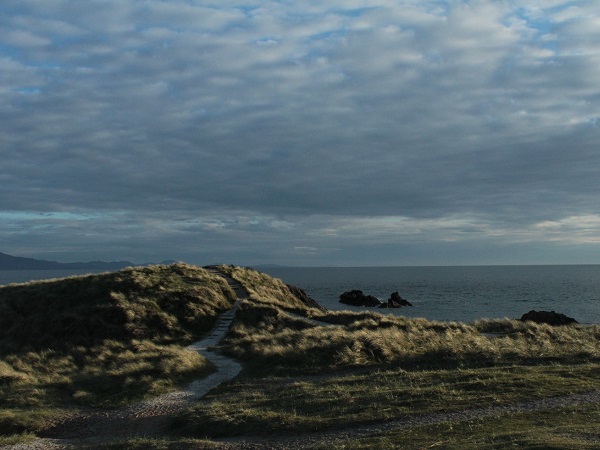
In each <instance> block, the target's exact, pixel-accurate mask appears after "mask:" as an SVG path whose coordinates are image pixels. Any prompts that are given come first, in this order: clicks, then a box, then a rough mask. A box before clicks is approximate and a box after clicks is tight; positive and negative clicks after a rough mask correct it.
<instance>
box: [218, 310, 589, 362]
mask: <svg viewBox="0 0 600 450" xmlns="http://www.w3.org/2000/svg"><path fill="white" fill-rule="evenodd" d="M312 316H313V317H315V318H319V313H317V312H314V313H313V314H312ZM321 317H322V318H323V319H326V320H327V321H329V322H332V323H338V324H341V325H339V326H317V325H315V324H314V323H310V322H308V321H305V320H303V319H301V318H298V317H293V316H290V315H289V314H286V313H285V312H284V311H282V310H281V309H279V308H277V307H276V306H262V307H261V308H256V307H253V306H252V305H246V308H244V309H242V311H241V312H240V316H239V320H238V321H237V322H236V324H235V326H234V328H233V329H232V332H231V333H230V335H229V337H228V340H227V343H228V344H229V347H228V349H227V351H228V352H229V354H231V355H232V356H235V357H237V358H240V359H242V360H243V361H245V362H246V363H247V364H248V365H249V366H250V367H251V368H252V369H254V370H258V371H260V372H263V371H265V370H279V371H283V372H287V371H297V370H300V371H309V372H310V371H318V370H330V369H334V368H340V367H365V366H375V365H394V366H400V367H406V368H430V367H470V366H486V365H488V366H489V365H497V364H514V363H519V362H524V361H526V362H528V363H536V362H539V363H542V362H552V361H555V362H565V361H575V360H579V361H590V360H598V358H600V327H599V326H562V327H552V326H549V325H540V324H535V323H529V322H528V323H522V322H519V321H511V320H508V319H506V320H500V321H490V320H486V321H478V322H475V323H474V324H466V323H454V322H449V323H446V322H435V321H428V320H425V319H410V318H404V317H395V316H389V315H385V316H384V315H381V314H377V313H351V312H341V313H332V312H328V313H325V314H321Z"/></svg>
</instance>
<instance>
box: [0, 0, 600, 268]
mask: <svg viewBox="0 0 600 450" xmlns="http://www.w3.org/2000/svg"><path fill="white" fill-rule="evenodd" d="M599 13H600V11H599V7H598V6H596V5H595V4H593V2H581V3H576V4H573V3H572V2H568V1H561V0H556V1H552V2H544V3H543V4H540V2H538V1H534V0H531V1H529V0H528V1H525V2H520V3H519V4H518V5H516V4H511V3H510V2H508V3H506V2H505V3H499V2H494V1H491V0H476V1H469V2H441V1H404V2H400V3H398V2H390V1H386V0H367V1H361V2H358V1H346V2H339V1H328V2H301V3H295V4H289V3H287V2H286V3H284V2H279V1H266V2H246V3H245V5H244V6H243V7H241V6H239V4H238V3H235V2H230V1H222V2H219V3H218V4H215V3H209V2H203V1H198V2H188V1H171V2H161V1H158V0H148V1H145V2H125V3H124V2H117V1H90V2H85V3H76V4H75V3H73V2H66V1H58V0H56V1H44V2H41V1H39V0H21V1H12V0H9V1H7V2H4V3H3V5H2V6H0V24H1V26H2V28H3V30H5V32H3V36H2V37H0V69H1V70H0V95H2V99H3V101H2V102H0V146H1V148H2V149H3V155H2V156H3V164H2V166H1V167H0V183H1V184H2V189H3V192H4V193H6V194H5V195H3V196H0V211H7V212H10V213H11V214H13V213H14V212H23V213H24V214H26V215H27V214H33V215H35V214H37V213H39V212H47V213H72V214H76V215H77V214H82V213H86V214H91V217H93V220H88V221H86V222H85V223H86V227H88V228H89V229H90V230H91V229H97V230H101V229H102V228H103V227H106V228H109V229H110V230H111V231H110V235H109V236H108V235H107V236H104V237H102V238H99V237H98V236H100V234H101V231H97V232H94V233H95V234H94V233H92V235H93V237H91V236H92V235H86V234H84V233H83V232H82V234H81V235H80V236H81V237H80V239H79V243H78V244H77V245H76V246H75V248H74V249H73V250H72V251H71V252H72V253H70V254H71V255H72V256H73V257H75V255H76V254H78V253H79V252H84V251H87V252H90V251H91V252H96V251H97V247H98V245H102V246H103V248H104V249H107V251H108V250H110V251H113V250H114V251H121V252H130V254H124V255H119V257H129V258H135V255H140V256H142V255H146V254H147V253H148V252H147V251H146V250H144V249H145V248H146V247H147V245H148V243H152V245H155V246H157V249H156V252H158V253H161V252H164V251H167V250H166V249H167V247H166V242H170V243H169V246H170V247H169V248H171V249H174V250H172V251H173V253H177V251H180V252H181V253H182V254H183V253H185V254H189V251H188V249H189V245H185V244H184V243H183V241H180V240H179V239H182V236H185V237H186V238H187V239H194V240H196V241H195V242H199V243H202V245H204V246H205V248H206V249H207V250H206V252H207V253H205V255H208V254H210V255H214V256H215V257H217V256H218V255H226V256H232V257H235V256H236V253H235V249H234V247H235V246H237V248H239V249H242V248H246V249H247V250H246V253H244V251H242V250H240V253H239V255H242V254H244V255H245V256H243V258H250V259H261V258H263V259H277V258H280V259H283V260H285V259H286V258H288V256H286V253H285V251H283V250H280V249H281V245H282V244H283V243H288V242H289V243H293V245H291V244H290V245H289V246H286V248H287V247H289V248H290V250H289V252H290V253H289V255H292V256H289V258H290V259H292V260H293V259H294V258H295V257H296V256H293V255H296V254H297V252H295V251H294V248H296V249H302V248H305V249H306V248H315V249H330V248H334V247H335V248H340V249H341V248H342V244H343V245H344V246H347V247H348V248H350V247H351V246H352V245H357V244H356V243H354V244H353V243H352V242H351V239H350V238H349V239H346V240H344V241H343V242H341V243H335V245H328V244H327V242H326V238H325V236H329V238H330V239H331V238H332V236H334V235H336V233H337V235H338V236H339V233H342V234H344V233H350V231H349V229H348V228H347V227H348V224H353V225H352V227H351V228H352V229H354V230H355V231H356V230H357V228H356V227H357V226H358V225H357V224H358V223H365V224H369V226H368V227H365V228H364V229H360V232H358V231H357V234H356V235H355V237H354V238H355V239H360V240H361V242H363V243H366V242H373V241H377V243H378V245H379V244H381V243H382V242H384V241H387V242H394V243H395V242H397V241H396V240H397V239H401V240H408V241H407V242H410V240H411V239H413V238H414V233H413V232H411V231H410V230H416V229H419V230H421V236H422V237H423V242H439V241H440V240H441V241H444V242H457V239H458V240H461V239H462V237H461V236H465V235H467V234H468V236H469V239H471V238H472V236H473V235H474V234H473V232H472V231H471V232H469V233H466V232H464V233H463V232H459V231H457V230H458V229H464V230H467V229H470V230H478V234H477V235H478V236H481V239H482V240H483V239H488V240H489V241H488V242H489V243H490V245H495V243H496V242H497V240H498V239H500V237H499V236H504V237H503V238H502V239H505V242H509V241H510V239H509V237H508V236H510V235H511V234H513V235H520V236H525V238H524V239H532V240H534V241H535V242H543V241H544V239H542V240H541V241H540V240H537V239H536V238H535V236H534V234H533V233H532V230H537V232H541V231H540V230H546V228H544V227H542V228H536V224H540V223H546V222H547V221H550V222H552V223H562V222H561V221H564V220H567V219H568V218H577V217H587V216H590V215H591V216H594V215H596V214H599V213H600V211H598V207H597V192H598V188H599V187H600V186H599V185H598V183H599V182H598V179H599V178H598V177H597V169H596V168H597V167H599V163H600V161H599V160H598V159H599V156H598V153H597V145H598V139H599V135H598V127H597V120H598V110H599V108H598V107H599V105H598V103H599V101H600V85H599V84H598V77H597V74H598V73H599V69H600V54H599V51H598V49H597V42H598V38H600V36H598V34H599V33H600V31H599V30H600V27H598V17H599ZM102 215H104V216H105V218H100V216H102ZM2 217H4V218H2ZM6 217H7V216H0V220H3V221H4V220H8V219H6ZM28 217H32V216H28ZM177 217H191V218H192V219H190V221H176V220H175V219H173V218H177ZM251 217H254V218H258V219H256V221H255V222H257V223H256V224H254V225H253V224H252V220H251V219H248V218H251ZM390 217H393V218H397V219H394V220H397V222H394V223H396V224H400V225H398V226H399V227H400V228H402V227H406V229H407V230H409V231H405V232H400V228H397V227H396V225H394V226H392V225H390V223H389V218H390ZM307 218H313V219H310V220H309V219H307ZM314 218H319V219H318V220H317V219H314ZM322 218H327V220H323V219H322ZM456 220H459V221H460V222H461V224H462V225H461V226H459V227H450V228H448V227H447V226H446V225H447V224H449V223H455V221H456ZM323 221H324V222H326V223H321V222H323ZM463 222H464V223H463ZM11 223H12V222H11ZM39 223H40V222H39V221H38V220H37V219H36V220H33V219H23V220H21V221H20V222H19V224H20V225H19V226H20V227H22V228H21V229H22V230H24V231H23V233H21V234H19V235H18V236H19V237H18V239H19V240H20V241H19V243H18V244H16V243H15V244H13V242H17V237H15V236H17V235H16V234H13V232H10V233H4V235H3V236H4V237H3V242H4V244H3V245H5V246H6V248H7V249H9V248H14V249H15V250H21V251H28V252H35V251H36V249H38V248H40V247H39V246H40V245H42V244H41V242H42V241H43V238H42V235H43V233H41V232H40V231H39V228H36V227H38V225H39ZM74 223H79V222H77V221H75V222H74ZM36 224H38V225H36ZM299 224H301V225H299ZM482 224H485V226H483V225H482ZM494 224H502V226H497V225H494ZM417 225H418V226H417ZM65 227H66V225H64V224H63V225H59V224H56V223H47V224H46V226H45V227H44V230H45V231H44V233H51V234H50V235H51V237H52V239H53V240H54V241H53V242H55V243H56V244H55V245H54V246H51V245H49V244H43V245H44V248H47V249H48V250H47V251H55V252H64V251H66V250H64V249H65V248H70V247H69V245H70V244H68V242H69V238H70V237H71V236H72V234H71V235H70V234H69V231H68V229H70V228H69V227H71V225H69V227H66V228H65ZM390 227H392V229H394V230H396V231H397V232H391V231H390ZM359 228H360V227H359ZM11 229H12V230H13V231H14V229H13V228H11ZM490 229H491V230H495V231H489V230H490ZM133 230H135V231H133ZM332 230H336V231H335V232H334V231H332ZM423 230H427V231H426V232H424V231H423ZM498 230H504V231H502V232H501V231H498ZM511 230H512V231H511ZM219 233H220V234H219ZM269 234H271V239H277V240H278V242H275V243H273V244H272V245H271V244H270V242H269V241H268V238H269V237H268V235H269ZM161 235H163V236H165V239H164V242H165V244H162V245H161V243H160V241H161V240H160V237H159V236H161ZM317 235H319V236H322V238H319V241H318V242H317V243H313V242H312V241H311V240H312V239H315V236H317ZM36 236H39V238H38V237H36ZM205 236H210V239H216V240H214V241H210V239H209V238H208V237H207V238H206V239H205ZM216 236H218V238H217V237H216ZM223 236H227V239H228V241H227V242H225V240H224V238H223V240H221V238H222V237H223ZM555 236H558V238H557V239H556V241H558V240H560V239H563V238H564V239H566V237H565V235H564V234H559V235H555ZM28 237H29V238H30V239H31V241H30V244H29V246H28V244H27V238H28ZM171 238H172V239H173V241H172V242H171V241H169V239H171ZM553 242H554V241H553ZM569 242H571V241H569ZM381 245H383V244H381ZM11 246H12V247H11ZM260 246H262V247H260ZM52 248H54V249H55V250H52ZM86 248H87V250H85V249H86ZM261 248H262V249H264V250H263V251H261ZM344 248H346V247H344ZM175 249H178V250H175ZM208 249H210V250H208ZM227 249H229V250H227ZM250 249H252V250H250ZM219 252H221V253H219ZM253 252H254V253H253ZM326 252H328V255H329V256H328V257H329V258H330V259H329V261H334V260H335V256H334V255H335V251H334V250H326ZM341 252H342V253H343V251H341ZM300 253H302V252H300ZM304 253H305V254H308V253H311V255H313V256H314V255H316V254H318V252H317V251H315V252H304ZM197 254H198V255H200V254H201V252H200V253H197ZM253 255H254V256H253ZM352 257H354V258H358V259H360V256H356V255H355V256H352ZM198 258H200V256H198ZM240 258H242V256H240ZM111 259H113V258H111ZM557 259H560V258H558V257H557Z"/></svg>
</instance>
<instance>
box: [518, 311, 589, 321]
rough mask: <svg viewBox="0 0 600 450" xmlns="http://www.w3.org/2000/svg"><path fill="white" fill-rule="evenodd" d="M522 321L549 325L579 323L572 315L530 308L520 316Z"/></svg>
mask: <svg viewBox="0 0 600 450" xmlns="http://www.w3.org/2000/svg"><path fill="white" fill-rule="evenodd" d="M520 320H521V321H522V322H526V321H531V322H536V323H547V324H549V325H570V324H572V323H579V322H577V321H576V320H575V319H573V318H572V317H568V316H565V315H564V314H561V313H557V312H554V311H534V310H531V311H529V312H528V313H525V314H523V315H522V316H521V319H520Z"/></svg>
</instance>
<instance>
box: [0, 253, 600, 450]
mask: <svg viewBox="0 0 600 450" xmlns="http://www.w3.org/2000/svg"><path fill="white" fill-rule="evenodd" d="M219 269H220V270H221V271H223V272H224V273H227V274H228V275H229V276H231V277H232V278H234V279H235V280H237V281H238V282H240V283H241V284H242V285H243V286H244V287H245V288H246V290H247V291H248V293H249V298H248V299H247V300H245V301H244V302H243V304H242V305H241V307H240V309H239V310H238V313H237V315H236V319H235V321H234V324H233V326H232V328H231V329H230V331H229V333H228V335H227V336H226V339H225V341H224V342H223V343H224V346H223V350H222V351H223V352H225V353H227V354H228V355H230V356H233V357H235V358H237V359H239V360H240V361H242V363H243V365H244V370H243V372H242V374H241V376H239V377H238V378H237V379H235V380H234V381H232V382H229V383H226V384H224V385H221V386H220V387H219V388H217V389H215V390H214V391H212V392H211V393H209V395H208V396H207V397H206V398H205V400H204V401H202V402H199V403H198V404H197V405H195V406H194V407H192V408H190V409H189V410H187V411H185V412H183V413H181V414H180V415H179V416H178V417H177V418H176V419H175V420H174V421H173V423H172V427H171V428H172V433H171V435H170V436H164V437H162V438H161V439H149V438H144V439H141V438H136V439H130V440H128V441H125V442H122V443H114V444H111V445H112V446H110V447H107V448H115V449H117V448H149V449H154V448H156V449H158V448H171V447H173V446H174V448H197V447H200V448H210V447H211V445H212V444H211V443H210V441H211V439H214V438H216V437H223V436H232V435H263V436H269V435H290V434H295V433H307V432H310V433H312V432H314V431H317V430H328V429H335V428H336V427H342V428H350V429H352V428H353V427H356V426H359V425H365V424H375V423H381V422H387V421H390V420H394V419H398V418H401V417H407V416H415V415H417V416H419V415H428V414H438V413H444V412H450V411H462V410H469V409H473V408H479V407H481V406H488V405H489V406H497V405H511V404H515V403H520V402H526V401H529V400H536V399H544V398H552V397H560V396H565V395H569V394H573V393H583V392H590V391H596V390H599V389H600V375H599V374H600V326H582V325H569V326H561V327H551V326H547V325H539V324H534V323H522V322H519V321H513V320H508V319H505V320H479V321H476V322H474V323H456V322H435V321H428V320H424V319H410V318H404V317H397V316H390V315H381V314H378V313H376V312H370V311H367V312H360V313H354V312H328V311H322V310H320V309H318V308H314V307H312V306H310V305H307V304H304V303H303V302H302V301H301V300H300V299H298V298H296V297H295V296H294V295H293V293H292V292H291V291H290V289H288V287H287V286H286V285H285V284H284V283H283V282H282V281H281V280H276V279H273V278H271V277H269V276H267V275H265V274H261V273H259V272H257V271H254V270H252V269H248V268H240V267H235V266H220V267H219ZM234 296H235V295H234V293H233V292H232V291H231V289H230V288H229V287H228V285H227V283H225V282H224V281H223V279H222V278H221V277H218V276H215V275H213V274H211V273H210V272H208V271H206V270H204V269H201V268H197V267H193V266H187V265H185V264H178V265H174V266H156V267H150V268H136V269H127V270H124V271H121V272H116V273H113V274H102V275H92V276H88V277H75V278H71V279H67V280H56V281H48V282H40V283H30V284H25V285H15V286H9V287H5V288H0V330H1V331H0V351H1V353H0V404H1V405H2V406H1V408H2V409H0V435H1V434H4V435H6V436H10V435H12V436H13V437H7V438H5V439H6V440H5V442H8V439H16V438H15V437H14V435H15V433H21V432H24V433H35V432H37V431H39V430H40V429H43V426H44V423H45V421H46V420H47V418H48V416H51V415H52V414H60V413H62V411H63V409H65V408H69V407H72V406H73V405H93V406H107V405H115V404H123V403H126V402H129V401H132V400H135V399H138V398H142V397H144V396H150V395H154V394H157V393H160V392H164V391H166V390H169V389H172V388H173V387H174V386H176V385H177V384H179V383H182V382H184V381H186V380H189V379H190V378H192V377H196V376H202V375H203V374H206V373H207V372H208V371H210V370H211V369H210V367H208V366H207V364H206V362H205V361H203V360H202V358H201V357H199V356H198V355H196V354H192V353H190V352H188V351H187V350H185V348H184V345H185V344H187V343H189V342H190V341H192V340H194V339H196V338H198V337H199V336H200V335H202V333H203V332H205V331H206V330H208V329H209V328H210V326H211V325H212V323H213V321H214V319H215V317H216V315H217V314H218V313H219V311H221V310H224V309H227V308H229V307H230V305H231V302H232V300H233V298H234ZM317 321H318V322H317ZM32 406H33V408H34V409H33V412H32V411H30V410H29V409H28V408H31V407H32ZM599 411H600V407H599V406H598V405H595V404H592V405H585V406H580V407H564V408H556V409H554V410H552V411H543V412H536V413H534V412H523V413H515V414H510V415H506V416H501V417H495V418H481V419H470V420H468V421H463V422H460V421H459V422H453V423H450V422H448V423H442V424H434V425H427V426H417V427H414V428H410V429H403V430H399V431H390V432H387V433H384V434H376V435H372V436H366V437H363V438H360V439H357V440H354V441H352V442H345V443H343V444H340V445H338V446H337V447H335V448H340V449H341V448H345V449H354V448H356V449H363V448H407V449H412V448H414V449H417V448H449V449H450V448H456V449H458V448H486V449H496V448H498V449H500V448H508V447H517V448H557V449H558V448H561V449H562V448H598V443H599V441H600V435H598V433H597V432H596V431H595V429H596V428H597V426H598V425H599V424H600V415H599ZM1 443H2V440H1V439H0V444H1ZM323 448H331V446H329V445H327V446H324V447H323Z"/></svg>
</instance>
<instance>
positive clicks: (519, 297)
mask: <svg viewBox="0 0 600 450" xmlns="http://www.w3.org/2000/svg"><path fill="white" fill-rule="evenodd" d="M254 267H256V268H257V270H260V271H261V272H264V273H266V274H268V275H271V276H273V277H276V278H280V279H282V280H283V281H284V282H286V283H288V284H292V285H295V286H298V287H300V288H301V289H303V290H304V291H305V292H306V293H307V294H308V295H309V296H311V297H312V298H314V299H315V300H316V301H317V302H319V303H320V304H321V305H323V306H325V307H326V308H328V309H331V310H353V311H364V310H371V311H376V312H381V313H383V314H396V315H402V316H407V317H423V318H426V319H430V320H441V321H461V322H472V321H474V320H477V319H480V318H492V319H500V318H504V317H508V318H511V319H518V318H520V317H521V316H522V315H523V314H524V313H526V312H528V311H530V310H532V309H534V310H549V311H556V312H560V313H563V314H566V315H568V316H570V317H573V318H575V319H576V320H577V321H578V322H580V323H584V324H592V323H600V264H573V265H556V264H549V265H464V266H365V267H359V266H353V267H286V266H272V265H269V266H267V265H263V266H254ZM99 272H104V271H102V270H97V271H93V270H92V271H91V270H2V271H0V285H6V284H10V283H23V282H28V281H34V280H43V279H52V278H63V277H67V276H72V275H82V274H86V273H99ZM353 289H359V290H362V291H363V292H364V293H365V294H369V295H374V296H375V297H377V298H379V299H380V300H382V301H385V300H387V298H389V296H390V294H391V293H393V292H398V293H399V294H400V295H401V296H402V297H403V298H405V299H407V300H409V301H410V302H411V303H413V305H414V306H413V307H404V308H399V309H379V308H360V307H352V306H348V305H344V304H341V303H339V296H340V295H341V294H342V293H343V292H346V291H350V290H353Z"/></svg>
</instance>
